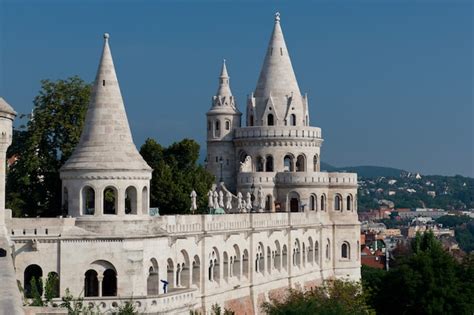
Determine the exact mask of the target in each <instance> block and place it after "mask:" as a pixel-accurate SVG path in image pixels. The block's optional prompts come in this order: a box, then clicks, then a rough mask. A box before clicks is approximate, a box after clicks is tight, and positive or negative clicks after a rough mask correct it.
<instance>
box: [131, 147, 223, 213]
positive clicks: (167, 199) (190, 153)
mask: <svg viewBox="0 0 474 315" xmlns="http://www.w3.org/2000/svg"><path fill="white" fill-rule="evenodd" d="M140 154H141V155H142V156H143V158H144V159H145V161H146V162H147V163H148V165H150V166H151V167H152V168H153V177H152V180H151V183H150V204H151V207H159V208H160V214H175V213H184V212H188V211H189V209H190V207H191V199H190V197H189V195H190V194H191V191H192V190H193V189H194V190H195V191H196V193H197V195H198V198H197V203H198V210H199V211H200V212H204V211H205V209H206V204H207V201H206V194H207V191H208V190H209V189H210V188H211V185H212V183H213V182H214V178H213V176H212V175H211V174H210V173H209V172H207V171H206V170H205V169H204V168H203V167H202V166H201V165H198V163H197V161H198V158H199V144H198V143H197V142H196V141H194V140H190V139H184V140H182V141H180V142H176V143H173V144H172V145H170V146H169V147H167V148H165V147H162V146H161V145H160V144H159V143H157V142H156V141H155V140H153V139H147V140H146V141H145V143H144V144H143V145H142V147H141V148H140Z"/></svg>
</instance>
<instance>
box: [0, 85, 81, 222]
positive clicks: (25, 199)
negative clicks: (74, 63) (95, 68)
mask: <svg viewBox="0 0 474 315" xmlns="http://www.w3.org/2000/svg"><path fill="white" fill-rule="evenodd" d="M89 97H90V85H89V84H86V83H85V82H84V81H83V80H81V79H80V78H79V77H71V78H69V79H66V80H58V81H55V82H53V81H50V80H43V81H41V90H40V91H39V94H38V95H37V96H36V97H35V99H34V107H33V112H32V115H31V116H30V117H29V118H30V119H29V121H28V123H27V125H26V129H24V130H23V129H21V130H16V131H15V132H14V138H13V143H12V146H11V148H10V150H9V152H8V156H9V157H10V156H12V155H17V156H18V161H17V162H16V163H14V164H13V165H12V167H11V168H10V169H9V172H8V176H7V195H6V197H7V207H9V208H11V209H12V210H13V212H14V215H15V216H23V215H29V216H37V215H41V216H56V215H58V214H61V180H60V178H59V168H60V167H61V166H62V165H63V164H64V162H65V161H66V160H67V159H68V158H69V156H70V155H71V153H72V152H73V150H74V148H75V146H76V144H77V143H78V141H79V137H80V135H81V131H82V127H83V124H84V119H85V114H86V111H87V104H88V102H89Z"/></svg>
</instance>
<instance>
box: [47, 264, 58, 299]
mask: <svg viewBox="0 0 474 315" xmlns="http://www.w3.org/2000/svg"><path fill="white" fill-rule="evenodd" d="M46 284H48V286H49V288H48V287H47V286H46ZM45 288H46V292H45V295H46V294H49V295H50V296H51V297H53V298H57V297H59V275H58V274H57V273H56V272H54V271H51V272H50V273H48V279H47V280H46V282H45ZM48 291H49V292H48Z"/></svg>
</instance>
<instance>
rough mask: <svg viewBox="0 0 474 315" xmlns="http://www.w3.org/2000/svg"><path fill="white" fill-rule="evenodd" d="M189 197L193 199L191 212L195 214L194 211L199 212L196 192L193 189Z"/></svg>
mask: <svg viewBox="0 0 474 315" xmlns="http://www.w3.org/2000/svg"><path fill="white" fill-rule="evenodd" d="M189 197H191V209H190V210H191V212H192V213H193V214H194V211H196V210H197V194H196V191H195V190H194V189H193V191H192V192H191V195H189Z"/></svg>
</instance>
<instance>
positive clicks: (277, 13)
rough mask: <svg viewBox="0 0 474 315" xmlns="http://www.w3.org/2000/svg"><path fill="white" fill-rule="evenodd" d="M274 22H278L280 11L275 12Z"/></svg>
mask: <svg viewBox="0 0 474 315" xmlns="http://www.w3.org/2000/svg"><path fill="white" fill-rule="evenodd" d="M275 23H280V12H278V11H277V12H275Z"/></svg>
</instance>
